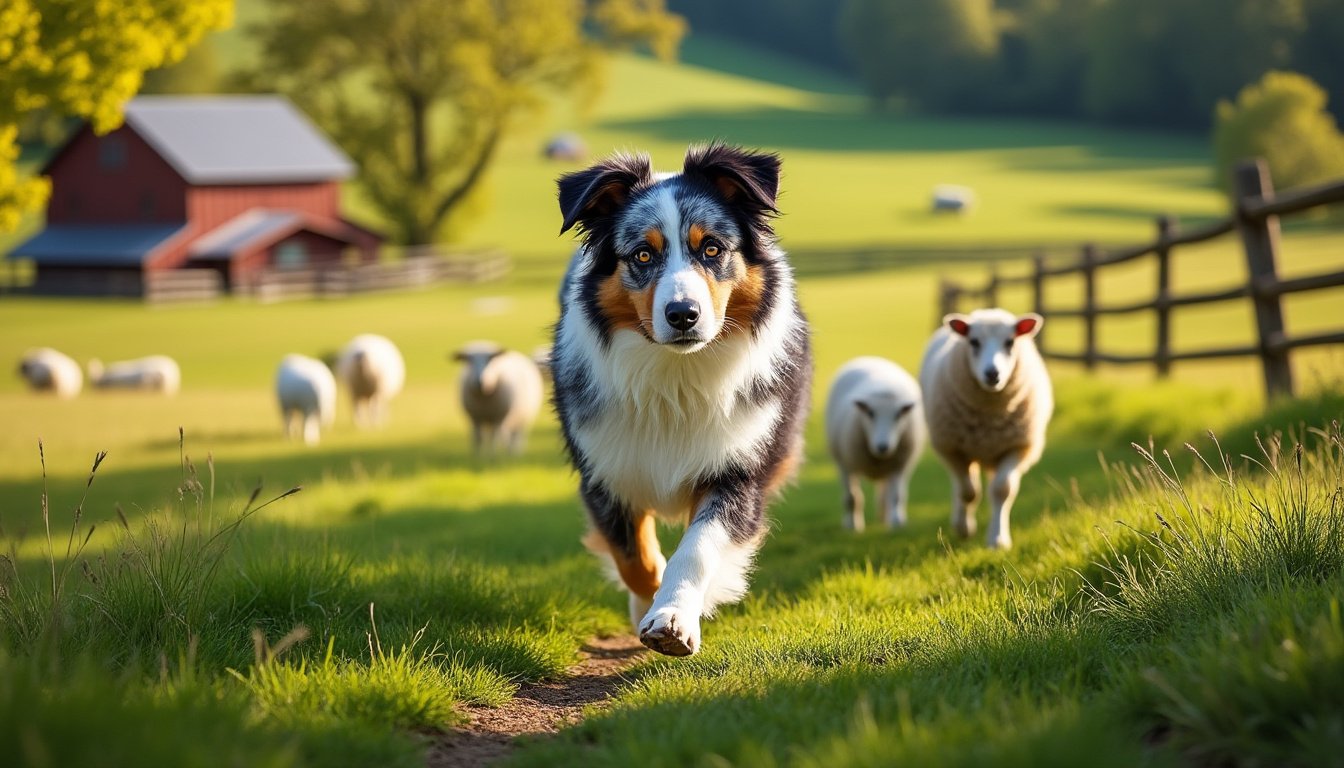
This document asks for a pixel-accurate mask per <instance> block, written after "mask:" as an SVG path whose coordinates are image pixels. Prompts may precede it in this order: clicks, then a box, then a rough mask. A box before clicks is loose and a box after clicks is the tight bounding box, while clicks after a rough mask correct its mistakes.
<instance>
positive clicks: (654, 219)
mask: <svg viewBox="0 0 1344 768" xmlns="http://www.w3.org/2000/svg"><path fill="white" fill-rule="evenodd" d="M778 186H779V159H778V157H776V156H775V155H768V154H757V153H750V152H746V151H743V150H740V149H736V148H732V147H726V146H722V145H711V146H709V147H704V148H699V149H692V150H691V151H690V152H688V153H687V155H686V162H685V166H684V168H683V172H682V173H681V174H678V175H673V176H667V177H661V178H660V177H655V176H654V175H653V173H652V171H651V169H650V166H649V160H648V158H647V157H645V156H638V157H628V156H621V157H615V158H612V159H609V160H607V161H604V162H603V163H600V164H598V165H596V166H594V167H592V168H590V169H588V170H586V171H581V172H579V173H574V174H569V175H567V176H565V177H563V178H561V179H560V207H561V210H562V212H563V213H564V215H565V222H564V226H563V229H562V230H561V231H562V232H563V231H564V230H567V229H569V227H571V226H574V225H578V226H579V227H581V229H582V230H583V231H584V233H585V235H586V241H587V247H588V249H589V252H590V254H591V260H590V262H589V269H588V271H587V273H586V274H584V275H580V276H578V279H579V280H581V281H583V285H584V290H583V291H582V292H581V295H582V296H583V298H584V301H585V302H586V304H587V307H586V308H587V310H588V313H589V316H590V317H593V318H596V319H597V320H598V321H599V322H600V323H601V324H602V326H603V328H602V330H603V331H604V333H605V334H607V335H610V334H612V333H615V332H617V331H620V330H630V331H634V332H636V333H638V334H640V335H641V336H642V337H643V338H644V339H646V340H647V341H649V342H650V343H653V344H659V345H662V346H664V347H665V348H667V349H668V350H670V351H673V352H679V353H683V354H689V353H693V352H697V351H699V350H701V349H704V348H705V347H706V346H708V345H709V344H710V343H712V342H713V341H714V340H715V339H716V338H718V337H719V336H720V335H721V334H728V333H734V332H749V331H750V329H751V327H752V324H753V322H754V320H755V318H756V316H757V314H758V310H759V308H760V307H761V306H762V302H764V301H766V300H767V294H768V286H767V281H766V279H765V277H766V276H765V270H764V268H763V264H764V261H765V260H766V259H768V258H769V251H770V248H771V246H772V245H773V241H774V233H773V231H772V230H771V228H770V216H771V215H772V214H773V213H774V212H775V208H774V205H775V195H776V192H777V190H778Z"/></svg>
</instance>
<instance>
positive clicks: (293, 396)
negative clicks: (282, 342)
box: [275, 355, 336, 445]
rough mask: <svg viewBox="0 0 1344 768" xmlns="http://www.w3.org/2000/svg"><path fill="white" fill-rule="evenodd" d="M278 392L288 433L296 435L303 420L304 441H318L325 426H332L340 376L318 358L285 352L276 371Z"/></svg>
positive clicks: (314, 442) (276, 391)
mask: <svg viewBox="0 0 1344 768" xmlns="http://www.w3.org/2000/svg"><path fill="white" fill-rule="evenodd" d="M275 394H276V396H277V397H278V398H279V400H280V418H281V419H282V420H283V421H284V423H285V434H286V435H287V436H288V437H289V438H291V439H293V438H294V436H295V434H296V432H297V428H298V425H299V424H302V425H303V441H304V442H305V443H307V444H309V445H316V444H317V442H318V440H319V439H321V436H322V427H324V426H331V423H332V422H333V421H334V420H335V417H336V377H335V376H332V374H331V369H330V368H328V367H327V366H326V364H325V363H323V362H322V361H321V360H317V359H315V358H311V357H305V356H304V355H285V359H283V360H281V361H280V369H279V370H278V371H276V373H275Z"/></svg>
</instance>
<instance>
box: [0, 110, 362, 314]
mask: <svg viewBox="0 0 1344 768" xmlns="http://www.w3.org/2000/svg"><path fill="white" fill-rule="evenodd" d="M353 171H354V165H353V164H352V163H351V162H350V159H349V158H347V157H346V156H345V155H344V154H343V153H342V152H341V151H340V149H338V148H337V147H336V146H335V145H334V144H332V143H331V142H330V141H329V140H328V139H327V138H326V137H325V136H323V135H322V133H321V132H320V131H318V130H317V128H316V127H314V126H313V124H312V123H310V122H309V121H308V120H307V119H306V118H305V117H304V116H303V115H302V114H301V113H300V112H299V111H298V110H297V109H295V107H294V106H293V105H292V104H290V103H289V102H288V101H287V100H285V99H283V98H281V97H278V96H208V97H177V96H154V97H146V96H142V97H139V98H137V99H134V100H133V101H131V102H130V104H128V105H127V107H126V122H125V124H124V125H122V127H120V128H118V129H117V130H115V131H112V132H111V133H108V134H106V135H104V136H97V135H95V134H94V133H93V131H92V129H90V128H89V127H88V126H84V127H83V128H81V129H80V130H79V131H77V132H76V133H75V135H74V136H73V137H72V138H71V139H70V140H69V141H68V142H66V144H65V145H64V146H63V147H62V148H61V149H60V150H58V151H57V152H56V153H55V155H53V156H52V158H51V160H49V161H48V162H47V164H46V166H45V167H44V168H43V169H42V173H43V174H45V175H49V176H50V177H51V182H52V193H51V201H50V203H49V205H48V208H47V227H46V229H45V230H44V231H43V232H42V233H40V234H38V235H37V236H36V237H33V238H32V239H30V240H28V241H27V242H25V243H23V244H22V245H20V246H19V247H18V248H16V249H15V250H14V251H13V253H12V254H11V256H12V257H17V258H26V259H32V260H33V262H34V263H35V265H36V269H37V276H36V283H35V285H34V287H33V290H34V292H36V293H46V294H83V295H87V294H102V295H119V296H139V295H142V294H143V293H144V292H145V287H144V286H145V281H146V277H147V276H148V275H150V274H151V273H155V272H160V271H163V270H174V269H180V268H183V267H196V268H209V269H214V270H217V271H218V272H220V274H221V275H222V276H223V278H224V281H225V284H226V285H227V286H229V287H230V288H231V289H233V290H239V289H246V288H247V287H249V286H250V285H251V284H252V282H253V281H255V280H256V278H257V276H258V274H259V273H260V272H261V271H262V270H265V269H297V268H310V267H321V266H322V265H324V264H330V265H336V264H338V263H343V262H344V261H345V260H346V259H352V260H364V261H371V260H374V259H376V257H377V252H378V246H379V244H380V243H381V240H382V238H381V236H380V235H378V234H377V233H375V232H371V231H370V230H368V229H365V228H363V227H361V226H359V225H357V224H355V223H353V222H351V221H349V220H347V219H345V218H343V217H342V216H341V210H340V182H341V180H343V179H346V178H349V177H350V175H351V174H352V172H353Z"/></svg>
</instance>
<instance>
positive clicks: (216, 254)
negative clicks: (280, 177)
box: [191, 208, 303, 259]
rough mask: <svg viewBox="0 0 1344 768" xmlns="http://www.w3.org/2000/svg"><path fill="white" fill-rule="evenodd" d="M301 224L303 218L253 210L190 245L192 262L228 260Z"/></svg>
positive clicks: (296, 215) (265, 210) (289, 213)
mask: <svg viewBox="0 0 1344 768" xmlns="http://www.w3.org/2000/svg"><path fill="white" fill-rule="evenodd" d="M302 221H303V217H302V216H300V215H299V214H297V213H293V212H291V211H275V210H269V209H266V208H253V209H252V210H250V211H248V212H246V213H241V214H239V215H237V216H235V217H233V218H232V219H229V220H228V221H226V222H224V223H223V224H221V225H219V226H218V227H215V228H214V229H213V230H211V231H209V232H207V233H206V234H205V235H203V236H202V237H201V238H200V239H198V240H197V241H196V242H194V243H192V244H191V258H193V259H224V258H231V257H232V256H234V255H235V254H237V252H238V251H239V250H240V249H242V248H244V247H246V246H247V245H248V244H249V243H252V242H255V241H257V240H260V239H263V238H267V237H272V236H276V235H279V233H281V232H284V231H286V230H292V229H295V228H296V227H297V226H298V225H299V224H301V223H302Z"/></svg>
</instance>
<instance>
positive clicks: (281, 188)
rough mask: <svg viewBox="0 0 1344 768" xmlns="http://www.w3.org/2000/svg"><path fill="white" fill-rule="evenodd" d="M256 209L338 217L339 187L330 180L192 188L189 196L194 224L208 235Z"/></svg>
mask: <svg viewBox="0 0 1344 768" xmlns="http://www.w3.org/2000/svg"><path fill="white" fill-rule="evenodd" d="M253 208H285V209H289V210H295V211H303V212H305V213H315V214H318V215H319V216H326V217H330V218H339V217H340V185H339V184H338V183H337V182H334V181H327V182H320V183H317V184H274V185H264V184H251V185H237V186H209V187H193V188H192V189H191V190H190V191H189V192H188V193H187V211H188V213H189V215H190V217H191V223H192V225H193V226H194V227H197V228H198V229H199V231H201V232H207V231H209V230H210V229H213V228H214V227H217V226H219V225H220V224H223V223H224V222H226V221H228V220H229V219H232V218H233V217H234V216H237V215H238V214H240V213H243V212H245V211H249V210H251V209H253Z"/></svg>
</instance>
